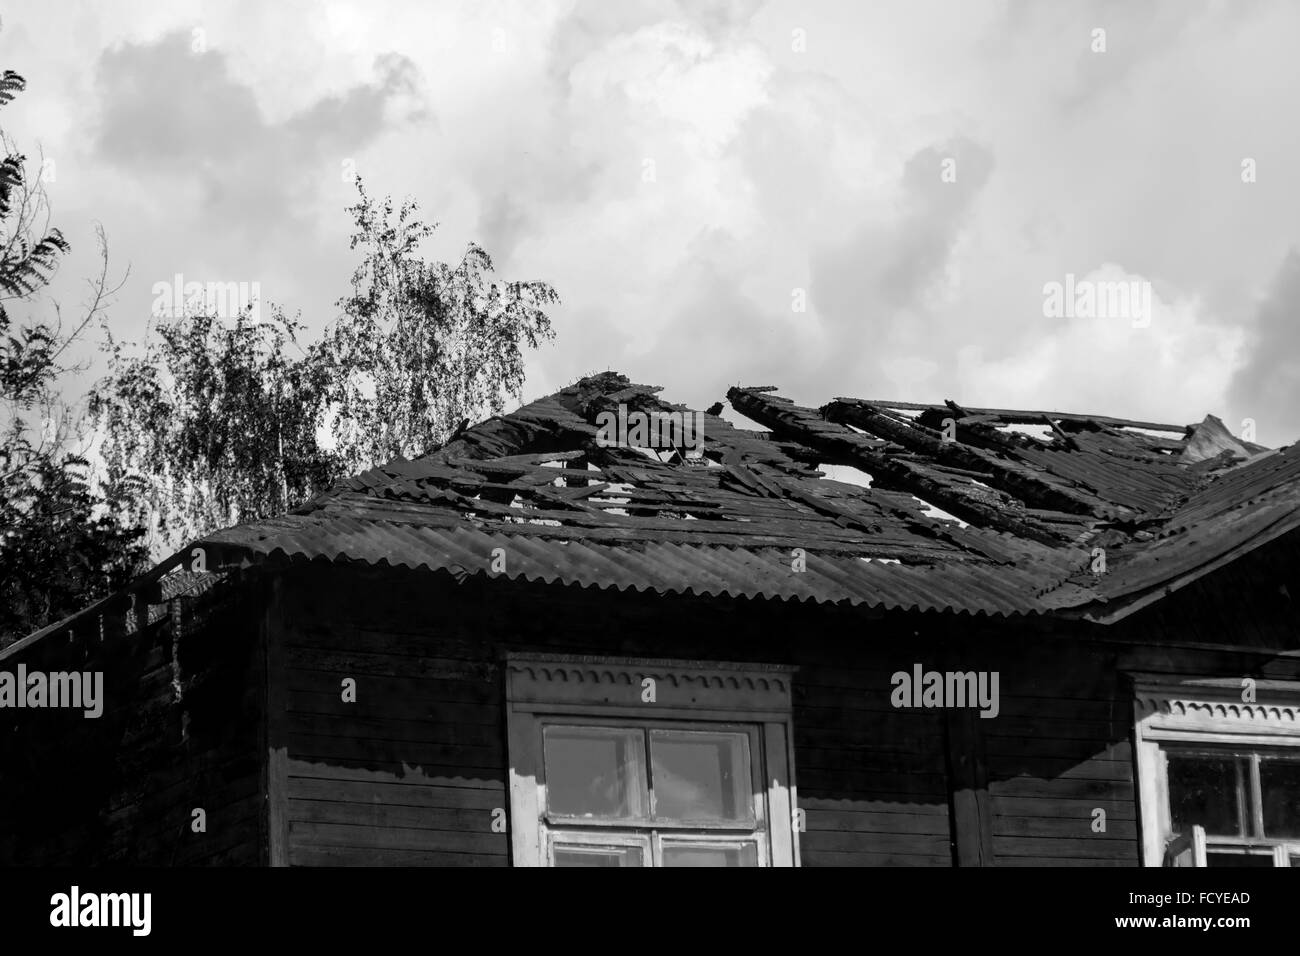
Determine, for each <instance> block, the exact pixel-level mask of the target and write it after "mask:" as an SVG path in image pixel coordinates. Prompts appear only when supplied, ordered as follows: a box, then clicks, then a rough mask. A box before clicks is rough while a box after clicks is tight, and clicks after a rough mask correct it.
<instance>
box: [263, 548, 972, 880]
mask: <svg viewBox="0 0 1300 956" xmlns="http://www.w3.org/2000/svg"><path fill="white" fill-rule="evenodd" d="M286 594H287V595H290V598H289V600H290V602H291V607H290V608H289V609H287V610H286V614H285V619H286V621H287V622H290V623H287V624H286V630H285V635H284V642H285V659H286V663H287V672H288V692H287V699H286V701H285V705H286V715H285V717H286V722H287V726H288V728H289V737H288V739H289V760H288V774H289V781H288V818H289V861H290V862H291V863H293V864H313V863H334V864H338V863H352V864H447V863H454V864H462V865H476V866H502V865H507V864H508V862H509V837H508V834H506V833H493V832H492V829H491V822H492V811H493V810H494V809H498V808H500V809H502V810H506V811H508V808H509V799H508V795H507V790H506V770H507V759H508V758H507V754H506V746H505V740H506V735H505V727H504V711H505V708H504V703H503V700H502V694H503V687H502V679H501V674H500V671H499V667H498V660H499V657H500V654H501V653H502V652H504V651H505V650H516V651H552V652H555V651H558V652H567V653H594V654H598V653H607V654H611V655H617V656H647V657H670V658H685V659H713V660H737V661H753V662H759V663H795V664H798V665H799V667H800V670H799V672H798V674H797V675H796V679H795V685H794V729H795V740H794V745H795V777H796V783H797V786H798V790H799V806H800V807H801V808H802V809H803V810H804V812H805V817H806V831H805V832H804V833H802V834H801V839H800V842H801V851H802V862H803V865H805V866H816V865H871V864H898V865H912V866H927V865H931V866H934V865H937V866H948V865H950V864H951V859H952V856H951V847H950V839H951V838H950V827H949V822H948V797H947V791H946V789H945V788H946V782H945V776H944V756H943V747H942V739H943V726H942V719H941V715H939V714H938V713H934V712H929V713H915V712H910V713H909V712H903V711H898V710H894V709H893V708H891V707H890V705H889V691H890V686H889V680H888V676H889V673H890V672H891V671H890V670H888V669H887V665H886V664H885V663H884V657H883V655H882V656H880V657H879V658H878V659H877V661H876V662H875V663H873V662H872V661H870V660H866V661H861V662H859V661H857V660H856V659H855V660H853V661H851V662H850V661H846V660H845V656H844V655H843V653H842V652H841V651H839V650H838V649H837V648H836V647H835V641H833V640H827V639H826V637H825V636H824V635H821V634H819V633H818V631H819V630H820V626H819V625H818V624H817V623H810V622H809V619H808V615H807V613H806V610H805V611H804V612H803V613H799V612H798V610H797V609H794V608H776V609H772V608H762V607H758V606H754V605H749V604H747V603H742V605H741V606H739V607H737V606H735V605H730V606H727V605H720V604H718V603H716V602H712V601H707V600H702V599H700V600H696V599H685V598H661V597H658V596H644V595H634V594H618V593H613V594H609V593H605V592H593V591H581V590H578V589H544V588H532V587H523V588H520V587H515V586H512V587H511V588H508V589H507V588H501V587H498V586H495V585H494V584H493V583H492V582H473V581H470V582H467V583H466V584H465V585H462V586H459V588H457V587H455V586H452V585H450V584H449V583H447V582H446V581H445V579H444V578H442V577H441V576H434V575H429V574H420V575H415V574H411V575H400V574H393V573H392V572H389V576H388V577H387V578H385V579H383V580H382V581H380V580H378V579H377V578H376V577H375V576H374V574H373V572H342V571H330V572H328V573H327V574H325V575H324V576H321V575H320V574H319V573H318V572H314V573H313V574H312V575H311V576H310V577H309V576H295V577H293V578H292V579H291V581H290V583H289V585H288V587H287V588H286ZM814 620H815V618H814ZM827 623H828V624H829V625H830V626H833V627H836V628H840V629H844V628H853V627H856V628H862V627H863V626H865V625H868V624H869V623H870V622H869V621H866V620H864V619H863V618H861V617H856V618H847V617H835V618H833V619H832V620H830V621H828V622H827ZM792 634H794V635H799V637H798V640H796V641H792V640H791V639H790V638H789V635H792ZM877 646H880V647H883V646H885V645H884V644H883V643H881V644H879V645H877ZM859 647H860V648H863V647H865V645H859ZM796 648H797V652H796ZM855 657H856V655H855ZM882 675H883V676H882ZM347 677H352V678H354V679H356V680H357V686H358V694H357V700H356V703H344V702H343V700H342V695H341V687H342V681H343V680H344V678H347Z"/></svg>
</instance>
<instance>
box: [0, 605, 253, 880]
mask: <svg viewBox="0 0 1300 956" xmlns="http://www.w3.org/2000/svg"><path fill="white" fill-rule="evenodd" d="M173 610H174V613H173V615H171V616H168V617H164V618H162V619H161V620H159V621H156V622H155V623H154V624H152V625H150V626H149V627H147V628H146V629H145V630H144V631H143V632H140V633H135V634H130V635H122V634H121V633H120V632H121V622H120V619H118V621H116V622H115V621H113V620H110V619H105V627H106V628H107V629H108V633H106V635H105V637H104V639H103V640H101V639H100V635H99V634H98V633H95V634H75V635H74V637H73V639H72V640H68V639H66V638H64V639H61V640H58V641H45V642H42V643H39V644H37V645H34V646H33V647H31V648H29V649H27V650H25V651H23V652H21V654H20V656H17V657H16V658H10V659H8V660H6V661H4V662H3V663H2V664H0V670H5V671H9V672H11V673H12V672H15V671H16V668H17V665H18V663H19V662H20V661H21V662H22V663H24V664H25V665H26V667H27V669H28V671H29V672H30V671H36V670H40V671H45V672H53V671H91V672H93V671H102V672H103V673H104V697H105V698H106V700H105V704H104V712H103V715H102V716H100V717H99V718H86V717H84V716H83V715H82V712H81V711H68V710H51V709H42V710H33V709H22V710H6V711H5V712H4V720H3V721H2V722H0V864H3V865H79V866H98V865H105V864H131V865H145V866H167V865H208V864H212V865H238V864H249V865H255V864H258V863H260V862H262V861H263V848H264V845H265V839H264V833H263V832H262V831H263V819H264V812H265V808H264V802H265V801H264V797H263V794H262V790H261V786H260V781H259V774H260V768H261V760H260V747H259V746H258V736H259V731H260V727H261V722H262V713H263V708H262V692H263V689H262V684H261V680H260V675H261V673H262V669H261V652H260V644H259V641H258V629H257V627H256V623H255V617H254V615H255V613H256V592H248V591H245V592H242V594H241V592H239V591H237V590H225V589H219V590H217V591H214V592H210V593H209V594H208V595H205V596H204V597H203V598H201V599H199V600H198V601H196V602H194V603H192V604H187V605H186V606H185V607H184V609H183V610H182V607H181V605H179V604H178V605H176V607H175V608H174V609H173ZM115 624H116V626H117V630H118V633H117V634H114V633H113V631H112V629H113V628H114V626H115ZM195 808H201V809H203V810H204V811H205V813H206V827H207V829H206V832H205V833H194V832H193V831H192V829H191V820H192V816H191V814H192V811H193V810H194V809H195Z"/></svg>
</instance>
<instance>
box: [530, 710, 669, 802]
mask: <svg viewBox="0 0 1300 956" xmlns="http://www.w3.org/2000/svg"><path fill="white" fill-rule="evenodd" d="M545 741H546V753H545V758H544V759H545V761H546V805H547V806H546V808H547V810H548V812H550V813H554V814H558V815H562V816H572V817H585V818H602V819H623V818H627V817H644V816H645V815H646V799H645V796H644V795H645V793H646V774H645V737H644V736H643V734H642V731H640V730H615V729H613V728H607V727H547V728H546V730H545Z"/></svg>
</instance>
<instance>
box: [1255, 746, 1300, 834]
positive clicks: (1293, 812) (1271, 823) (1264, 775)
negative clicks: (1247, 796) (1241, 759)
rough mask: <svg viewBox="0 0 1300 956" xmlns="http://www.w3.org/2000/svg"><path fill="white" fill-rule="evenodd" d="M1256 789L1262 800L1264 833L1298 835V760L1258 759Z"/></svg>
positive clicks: (1299, 765)
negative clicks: (1257, 785)
mask: <svg viewBox="0 0 1300 956" xmlns="http://www.w3.org/2000/svg"><path fill="white" fill-rule="evenodd" d="M1259 789H1260V796H1261V798H1262V799H1263V801H1264V835H1265V836H1269V837H1300V760H1282V759H1277V758H1271V757H1265V758H1263V759H1262V760H1260V762H1259Z"/></svg>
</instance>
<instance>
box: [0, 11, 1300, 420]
mask: <svg viewBox="0 0 1300 956" xmlns="http://www.w3.org/2000/svg"><path fill="white" fill-rule="evenodd" d="M0 17H2V18H3V21H2V23H0V66H3V67H4V68H8V69H13V70H16V71H18V72H19V73H21V74H23V75H24V76H25V77H26V78H27V80H28V90H27V92H26V93H24V94H22V95H21V96H20V97H19V99H17V100H16V101H15V102H14V103H13V104H11V105H10V106H8V107H6V108H5V112H4V117H3V119H4V129H5V131H6V132H7V133H8V134H9V135H10V136H11V137H13V138H14V139H16V141H17V142H18V143H19V145H20V146H22V147H23V148H24V149H25V150H26V151H27V152H28V153H29V155H31V156H34V155H35V154H36V153H37V150H38V148H39V149H40V150H42V151H43V153H44V156H45V157H46V159H47V160H49V161H51V162H52V165H47V172H48V173H49V174H50V175H48V176H47V179H48V182H47V188H48V190H49V193H50V196H51V199H52V202H53V205H54V222H55V224H56V225H58V226H60V227H61V228H62V229H63V231H64V233H65V234H66V235H67V237H68V238H69V239H70V240H71V241H72V243H73V244H74V254H73V255H72V257H70V259H69V260H68V261H67V262H66V263H65V266H64V268H63V271H62V273H61V275H60V277H59V280H58V283H57V284H56V286H55V288H54V290H53V291H54V293H55V294H56V295H58V296H61V297H62V298H63V299H64V300H65V301H68V302H71V301H74V300H75V299H77V298H78V297H79V296H80V294H81V283H82V281H83V280H84V278H85V277H86V276H88V275H90V274H91V273H92V272H93V271H94V269H95V266H96V258H95V242H94V225H95V223H96V222H100V223H102V224H103V226H104V228H105V230H106V232H107V234H108V239H109V244H110V250H111V254H112V257H113V261H114V264H115V265H116V266H118V267H124V266H125V265H127V264H129V265H130V268H131V277H130V280H129V282H128V283H127V285H126V286H125V287H124V288H123V290H122V292H121V293H120V295H119V296H118V299H117V301H116V304H115V305H114V308H113V311H112V315H111V321H112V325H113V327H114V328H115V329H117V330H119V334H120V335H122V336H124V337H127V338H132V337H135V336H138V335H140V334H142V333H143V331H144V329H145V325H146V323H147V321H148V317H149V313H150V309H151V305H152V302H153V295H152V287H153V284H154V283H156V282H159V281H170V279H171V277H172V276H173V275H175V274H177V273H181V274H183V275H184V276H185V277H186V279H187V280H197V281H223V282H228V281H244V282H249V283H252V282H257V283H259V284H260V290H261V294H262V297H263V299H264V300H267V301H274V302H276V303H281V304H283V305H284V306H286V307H287V308H288V310H289V311H291V312H292V311H298V310H301V312H302V315H303V317H304V319H305V320H306V321H307V322H308V323H309V325H311V326H312V327H313V328H319V327H320V326H322V325H323V324H324V323H325V322H327V321H329V320H330V319H332V318H333V317H334V316H335V314H336V309H335V306H334V303H335V301H336V300H337V299H338V297H339V296H340V295H343V294H344V293H345V292H346V291H347V285H348V277H349V275H350V273H351V270H352V268H353V265H354V259H353V254H352V253H351V252H350V251H349V249H348V234H349V232H350V222H349V219H348V216H347V215H346V213H345V212H344V208H345V207H346V206H347V205H348V204H349V203H350V202H351V201H352V199H353V197H354V195H355V192H354V187H353V185H352V184H351V182H350V181H349V180H348V176H347V173H348V172H349V171H350V170H351V169H354V168H355V169H356V170H357V171H358V172H359V173H360V174H361V175H362V176H363V177H364V179H365V181H366V183H367V188H368V189H369V191H370V192H371V193H372V194H380V195H382V194H386V193H389V194H393V195H394V196H395V197H397V198H401V197H403V196H410V197H412V198H414V199H416V200H417V201H418V202H419V203H420V204H421V207H422V210H423V212H424V214H425V217H426V218H427V219H428V220H431V221H437V222H439V223H440V224H441V225H440V228H439V230H438V232H437V234H436V236H435V238H434V240H432V241H431V242H430V243H429V245H428V246H427V250H426V251H427V252H428V254H429V256H431V257H436V258H441V259H453V258H456V257H459V255H460V252H461V251H462V249H463V247H464V245H465V243H466V242H468V241H470V240H475V241H477V242H479V243H481V244H482V245H483V246H484V247H485V248H486V249H487V250H488V251H489V253H491V254H492V255H493V257H494V258H495V260H496V263H497V266H498V269H499V271H500V272H501V273H502V275H503V276H505V277H508V278H522V279H530V278H539V279H545V280H547V281H549V282H551V283H552V284H553V285H554V286H555V287H556V289H557V291H558V292H559V293H560V295H561V297H562V298H563V306H562V307H561V308H560V309H558V310H557V311H556V313H555V315H554V318H555V323H556V333H557V334H556V338H555V340H554V341H553V342H552V343H549V344H547V345H546V346H544V347H543V348H542V349H541V350H540V351H538V352H537V353H534V354H533V355H531V356H530V358H529V361H528V365H527V371H528V381H527V385H526V387H525V393H524V398H525V399H531V398H534V397H537V396H538V395H541V394H545V393H546V392H549V391H551V390H553V389H555V388H557V387H560V386H562V385H564V384H567V383H568V382H570V381H572V380H573V379H574V378H576V377H578V376H580V375H582V374H586V373H589V372H593V371H600V370H604V369H615V370H618V371H622V372H624V373H626V374H627V375H629V376H630V377H631V378H632V379H633V380H635V381H641V382H648V383H652V384H659V385H663V386H665V388H666V393H665V396H666V397H668V398H670V399H672V400H675V401H681V402H686V403H689V404H692V405H694V406H696V407H704V406H706V405H708V404H710V403H712V402H713V401H716V400H719V399H721V398H722V397H723V394H724V392H725V390H726V388H727V386H729V385H732V384H737V383H742V384H751V385H752V384H775V385H780V386H781V388H782V391H783V393H784V394H786V395H789V396H791V397H794V398H796V399H797V400H799V401H803V402H807V403H812V404H821V403H822V402H824V401H827V400H829V399H830V398H831V397H834V396H838V395H856V396H860V397H868V398H891V399H893V398H897V399H904V400H917V401H938V400H941V399H944V398H953V399H955V400H957V401H959V402H961V403H963V404H966V405H971V406H995V407H1029V408H1037V409H1058V410H1077V411H1087V412H1097V413H1102V414H1113V415H1123V416H1126V417H1136V418H1143V419H1148V420H1156V421H1172V422H1188V421H1194V420H1196V421H1199V420H1200V419H1201V417H1203V415H1204V414H1206V413H1207V412H1210V413H1215V414H1218V415H1220V416H1221V417H1222V418H1223V419H1224V420H1225V421H1226V422H1227V424H1228V426H1229V427H1230V428H1231V429H1233V430H1234V431H1239V429H1240V425H1241V421H1242V419H1244V418H1252V419H1254V420H1255V421H1256V422H1257V423H1258V432H1257V437H1258V440H1260V441H1262V442H1264V443H1267V444H1281V443H1287V442H1290V441H1292V440H1294V439H1295V438H1297V437H1300V314H1298V312H1300V178H1298V174H1300V124H1297V122H1296V117H1298V116H1300V57H1297V55H1296V52H1295V47H1296V38H1297V37H1300V4H1295V3H1292V2H1286V0H1280V2H1275V3H1270V2H1248V0H1234V2H1231V3H1197V2H1189V0H1169V2H1133V0H1118V2H1059V3H1035V2H1027V0H1011V2H993V0H987V2H986V0H946V2H921V0H900V2H879V0H873V2H850V0H840V2H809V0H794V2H787V0H770V2H761V0H753V2H750V0H734V2H727V0H711V2H704V0H689V2H681V3H673V2H668V0H663V2H660V0H654V2H650V0H591V2H575V0H567V2H542V0H528V2H519V3H505V2H477V3H468V2H466V3H452V2H440V0H407V2H381V0H364V2H337V3H330V2H318V3H310V2H292V0H276V2H274V3H268V2H265V0H248V2H221V3H217V2H212V3H199V2H189V0H168V2H165V3H164V2H158V0H153V2H126V0H93V2H91V0H86V2H71V0H21V2H18V3H9V4H6V5H5V8H4V9H3V10H0ZM1100 31H1104V32H1100ZM1067 276H1074V281H1075V282H1077V283H1080V286H1079V287H1082V284H1083V283H1095V282H1108V281H1121V280H1122V281H1129V282H1133V283H1138V284H1139V286H1138V287H1144V286H1141V284H1143V283H1149V286H1145V288H1149V289H1150V290H1151V308H1150V311H1149V313H1146V314H1145V315H1144V316H1142V317H1141V318H1140V319H1139V318H1137V317H1135V318H1133V320H1132V321H1130V319H1129V318H1126V317H1124V316H1119V317H1116V316H1114V315H1111V316H1097V315H1086V314H1084V315H1079V314H1075V315H1046V314H1045V312H1048V311H1050V310H1049V309H1046V308H1045V305H1044V303H1045V298H1046V296H1045V293H1044V288H1045V286H1046V285H1047V284H1049V283H1052V282H1059V283H1062V284H1064V283H1065V282H1066V280H1067ZM1084 311H1085V312H1086V309H1085V310H1084Z"/></svg>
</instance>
